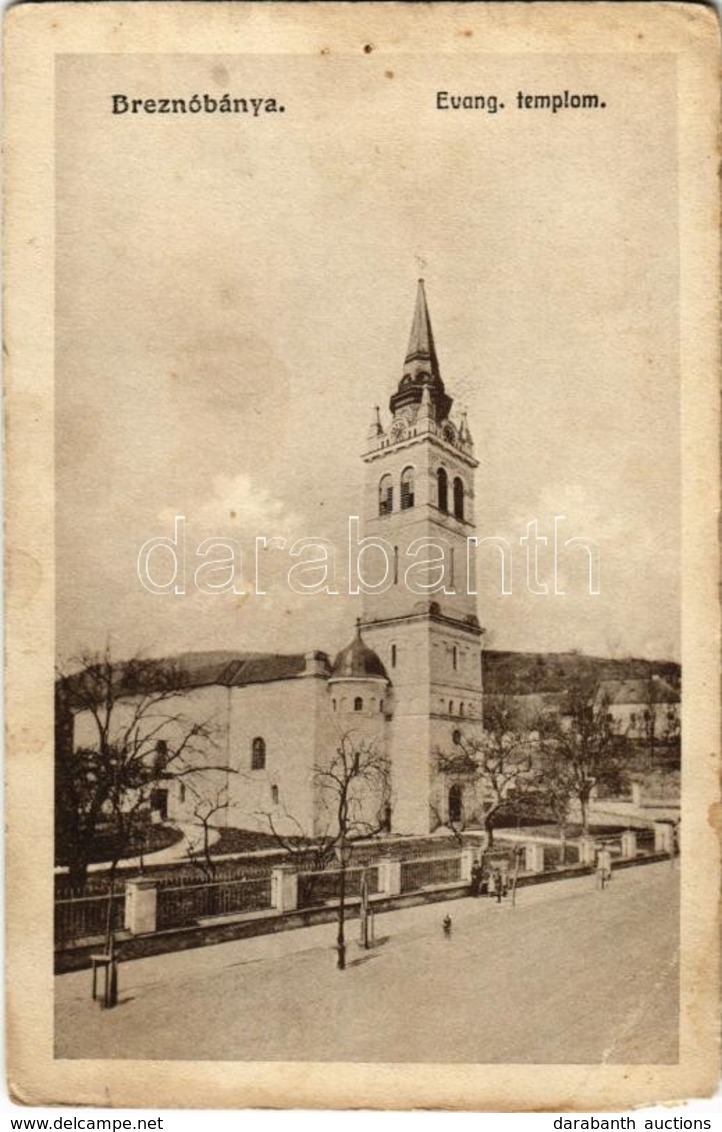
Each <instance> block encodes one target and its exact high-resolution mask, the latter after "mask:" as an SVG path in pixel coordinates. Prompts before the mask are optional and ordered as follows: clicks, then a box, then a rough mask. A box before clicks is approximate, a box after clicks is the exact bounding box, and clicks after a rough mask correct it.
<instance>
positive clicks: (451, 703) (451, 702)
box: [449, 700, 454, 715]
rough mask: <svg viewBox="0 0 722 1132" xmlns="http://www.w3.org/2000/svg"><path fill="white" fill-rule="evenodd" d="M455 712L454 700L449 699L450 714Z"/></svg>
mask: <svg viewBox="0 0 722 1132" xmlns="http://www.w3.org/2000/svg"><path fill="white" fill-rule="evenodd" d="M453 714H454V701H453V700H449V715H453Z"/></svg>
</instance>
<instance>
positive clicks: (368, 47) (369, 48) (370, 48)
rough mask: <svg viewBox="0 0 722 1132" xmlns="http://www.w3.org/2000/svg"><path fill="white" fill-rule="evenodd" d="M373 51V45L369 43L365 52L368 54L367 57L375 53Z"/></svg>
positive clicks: (365, 47)
mask: <svg viewBox="0 0 722 1132" xmlns="http://www.w3.org/2000/svg"><path fill="white" fill-rule="evenodd" d="M373 49H374V45H373V43H367V44H365V45H364V51H365V52H366V54H367V55H370V54H371V52H372V51H373Z"/></svg>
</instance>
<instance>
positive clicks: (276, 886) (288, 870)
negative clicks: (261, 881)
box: [271, 865, 298, 912]
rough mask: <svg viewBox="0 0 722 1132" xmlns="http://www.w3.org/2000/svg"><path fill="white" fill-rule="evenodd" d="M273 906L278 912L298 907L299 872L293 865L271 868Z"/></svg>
mask: <svg viewBox="0 0 722 1132" xmlns="http://www.w3.org/2000/svg"><path fill="white" fill-rule="evenodd" d="M271 906H272V907H273V908H275V910H276V911H277V912H294V911H295V910H296V908H298V873H297V872H296V870H295V869H294V867H293V865H275V866H274V868H273V869H272V870H271Z"/></svg>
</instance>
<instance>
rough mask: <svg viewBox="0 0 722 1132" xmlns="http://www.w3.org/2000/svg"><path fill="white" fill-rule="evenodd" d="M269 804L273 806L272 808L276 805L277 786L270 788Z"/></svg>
mask: <svg viewBox="0 0 722 1132" xmlns="http://www.w3.org/2000/svg"><path fill="white" fill-rule="evenodd" d="M271 804H272V805H274V806H277V805H278V787H277V786H272V787H271Z"/></svg>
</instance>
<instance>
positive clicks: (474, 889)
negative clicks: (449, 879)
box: [471, 864, 482, 896]
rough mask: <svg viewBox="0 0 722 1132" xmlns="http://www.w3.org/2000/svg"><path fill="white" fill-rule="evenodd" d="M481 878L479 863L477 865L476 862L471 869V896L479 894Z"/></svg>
mask: <svg viewBox="0 0 722 1132" xmlns="http://www.w3.org/2000/svg"><path fill="white" fill-rule="evenodd" d="M481 879H482V873H481V865H478V864H477V865H474V867H473V868H472V870H471V895H472V896H480V895H481Z"/></svg>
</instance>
